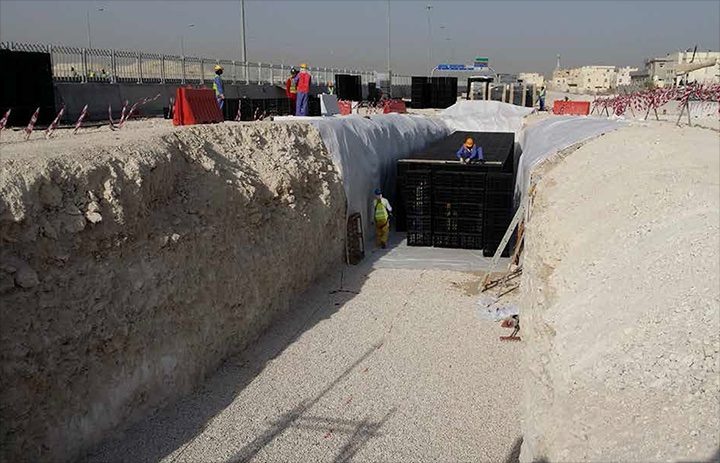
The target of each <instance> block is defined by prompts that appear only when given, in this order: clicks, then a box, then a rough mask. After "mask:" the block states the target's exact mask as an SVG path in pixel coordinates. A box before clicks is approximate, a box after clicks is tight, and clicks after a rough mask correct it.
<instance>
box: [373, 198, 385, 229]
mask: <svg viewBox="0 0 720 463" xmlns="http://www.w3.org/2000/svg"><path fill="white" fill-rule="evenodd" d="M387 220H388V211H387V208H386V207H385V205H384V204H383V203H382V200H380V199H376V200H375V223H376V224H384V223H385V222H387Z"/></svg>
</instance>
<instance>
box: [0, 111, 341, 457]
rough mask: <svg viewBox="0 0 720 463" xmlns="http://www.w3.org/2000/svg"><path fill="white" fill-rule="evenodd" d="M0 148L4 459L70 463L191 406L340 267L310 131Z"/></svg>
mask: <svg viewBox="0 0 720 463" xmlns="http://www.w3.org/2000/svg"><path fill="white" fill-rule="evenodd" d="M2 136H3V138H2V139H1V140H0V150H1V152H0V154H1V156H2V162H1V163H0V168H1V169H2V170H1V178H0V244H1V246H2V248H1V249H2V254H1V255H0V264H1V265H0V307H1V309H0V318H1V319H2V328H1V331H0V360H1V364H2V371H1V373H2V374H0V390H1V391H2V392H1V395H0V449H1V450H0V459H1V460H3V461H38V460H53V461H56V460H65V459H70V458H72V457H73V456H74V455H78V454H79V452H81V451H82V450H83V449H85V448H87V447H89V446H91V445H93V444H94V443H96V442H98V441H99V440H100V439H101V438H102V437H103V436H105V435H107V432H108V431H109V430H111V429H114V428H115V427H116V426H118V425H120V424H123V423H126V422H128V421H132V420H134V419H136V418H138V417H140V416H143V415H144V414H146V413H147V412H148V411H149V410H151V409H152V408H154V407H157V406H159V405H161V404H163V403H167V402H169V401H171V400H173V399H174V398H177V397H179V396H180V395H182V394H185V393H187V392H188V391H190V390H191V388H192V387H193V386H195V385H197V384H198V383H199V381H201V379H202V378H203V377H204V376H205V375H206V373H208V372H210V371H213V370H214V369H215V368H216V367H217V365H218V363H219V362H220V361H221V360H222V359H223V358H225V357H226V356H227V355H229V354H230V353H233V352H237V351H239V350H241V349H243V348H244V347H245V346H246V345H247V344H248V343H249V342H251V341H252V340H254V339H255V338H256V337H257V336H258V335H259V334H260V333H261V332H262V331H263V330H264V329H265V328H266V327H267V326H268V325H269V323H270V321H271V319H272V318H273V317H274V316H275V315H277V314H279V313H281V312H283V311H286V310H287V309H288V307H289V304H290V302H291V300H292V298H293V297H295V296H296V295H298V294H299V293H300V292H301V291H303V290H305V289H306V288H307V287H308V286H309V284H310V283H311V282H312V281H313V280H314V279H316V278H317V277H318V276H319V275H321V274H323V273H324V272H326V271H327V270H329V269H330V268H332V267H333V266H335V265H337V264H339V263H340V262H342V256H343V246H344V221H345V196H344V192H343V188H342V185H341V182H340V180H339V178H338V174H337V172H336V170H335V168H334V166H333V164H332V161H331V159H330V157H329V155H328V154H327V152H326V150H325V147H324V146H323V143H322V140H321V138H320V136H319V133H318V132H317V130H316V129H314V128H313V127H311V126H310V125H308V124H300V123H280V124H278V123H275V124H270V123H257V124H237V123H236V124H233V123H226V124H221V125H216V126H195V127H190V128H172V127H171V126H168V125H167V124H158V123H153V122H150V123H146V124H144V126H140V124H136V123H130V124H129V125H128V126H127V127H125V128H123V129H122V130H121V131H115V132H111V131H110V130H108V129H107V128H105V129H87V131H86V133H85V134H80V135H78V136H74V137H73V136H70V135H69V134H67V133H58V135H57V137H56V139H53V140H49V141H46V140H44V139H42V137H41V135H40V136H38V135H37V134H34V135H33V139H31V141H29V142H24V141H23V142H21V141H19V140H20V139H21V137H22V136H21V135H19V134H18V133H8V132H7V131H6V132H5V133H4V134H3V135H2Z"/></svg>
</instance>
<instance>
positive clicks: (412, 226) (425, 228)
mask: <svg viewBox="0 0 720 463" xmlns="http://www.w3.org/2000/svg"><path fill="white" fill-rule="evenodd" d="M406 223H407V229H408V232H411V231H414V232H424V233H431V232H432V218H431V217H430V216H429V215H408V216H407V222H406Z"/></svg>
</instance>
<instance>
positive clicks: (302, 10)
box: [0, 0, 720, 74]
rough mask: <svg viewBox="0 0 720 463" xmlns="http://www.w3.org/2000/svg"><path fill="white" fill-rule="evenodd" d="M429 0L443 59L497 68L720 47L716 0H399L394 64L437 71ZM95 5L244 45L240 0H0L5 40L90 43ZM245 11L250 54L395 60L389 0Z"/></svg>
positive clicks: (187, 37) (174, 30)
mask: <svg viewBox="0 0 720 463" xmlns="http://www.w3.org/2000/svg"><path fill="white" fill-rule="evenodd" d="M428 3H430V4H431V5H432V7H433V8H432V9H431V29H432V50H433V61H434V62H435V63H434V64H437V63H447V62H451V61H454V62H457V63H470V62H471V61H472V58H473V57H475V56H487V57H489V58H490V64H491V66H492V67H493V68H495V70H496V71H498V72H523V71H527V72H530V71H537V72H542V73H546V74H548V73H550V72H551V71H552V69H553V68H554V67H555V60H556V58H555V56H556V54H558V53H560V54H561V55H562V63H563V67H574V66H581V65H586V64H608V65H618V66H623V65H635V66H641V65H642V62H643V60H644V59H645V58H648V57H651V56H664V55H665V54H666V53H668V52H672V51H677V50H680V49H686V48H691V47H693V46H694V45H695V44H697V45H699V49H700V50H708V49H713V50H718V49H720V1H718V0H709V1H697V2H691V1H625V2H612V1H596V2H589V1H580V0H576V1H571V0H568V1H554V2H544V1H532V2H523V1H503V2H489V1H488V2H484V1H439V0H435V1H431V2H427V1H422V2H419V1H412V0H404V1H403V0H392V1H391V2H390V9H391V27H392V32H391V39H392V42H391V43H392V62H393V70H394V71H395V72H399V73H404V74H421V73H426V72H427V63H428V25H427V17H428V15H427V9H426V5H428ZM98 8H104V11H97V9H98ZM88 10H89V11H90V15H91V29H92V41H93V46H95V47H103V48H110V47H113V48H118V49H131V50H140V49H141V50H146V51H156V52H161V53H174V54H179V49H180V35H181V34H182V35H183V36H184V41H185V52H186V55H188V56H190V55H195V56H200V55H202V56H205V57H208V58H223V59H237V58H239V56H240V52H239V44H240V2H239V0H228V1H190V0H189V1H134V0H110V1H95V0H87V1H61V0H55V1H33V0H25V1H15V0H0V40H2V41H17V42H41V43H55V44H66V45H74V46H84V45H86V44H87V31H86V20H85V18H86V11H88ZM245 16H246V24H247V50H248V60H249V61H254V62H257V61H263V62H269V61H273V62H276V63H280V62H283V61H284V62H285V63H292V64H298V63H300V62H307V63H309V64H310V65H311V66H335V67H354V68H363V69H376V70H384V69H385V68H386V53H387V2H386V1H384V0H379V1H372V0H365V1H353V0H347V1H343V0H335V1H331V0H327V1H303V0H292V1H280V0H264V1H251V0H247V1H246V2H245ZM190 23H192V24H194V27H192V28H189V27H187V26H188V24H190ZM448 39H449V40H448Z"/></svg>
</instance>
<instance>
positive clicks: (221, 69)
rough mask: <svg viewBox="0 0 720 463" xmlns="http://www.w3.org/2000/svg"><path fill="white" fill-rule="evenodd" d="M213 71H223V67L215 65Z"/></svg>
mask: <svg viewBox="0 0 720 463" xmlns="http://www.w3.org/2000/svg"><path fill="white" fill-rule="evenodd" d="M213 69H215V70H216V71H223V67H222V66H220V65H219V64H216V65H215V67H214V68H213Z"/></svg>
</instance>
